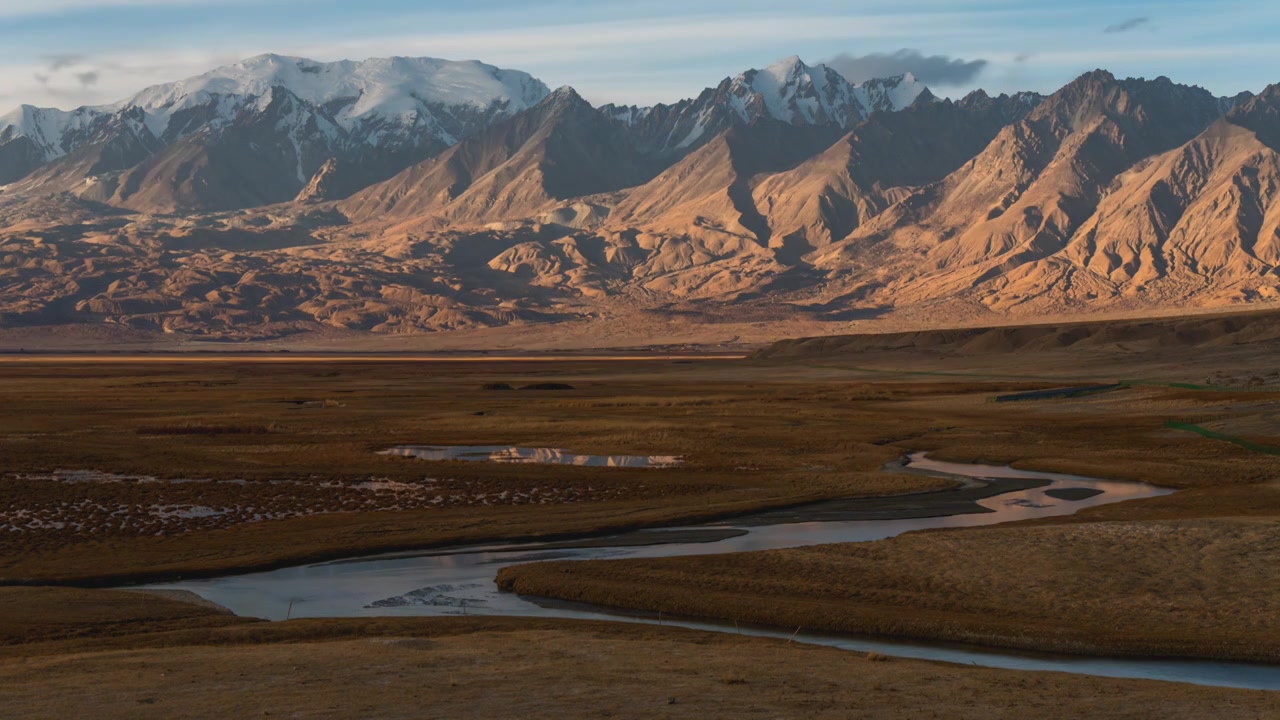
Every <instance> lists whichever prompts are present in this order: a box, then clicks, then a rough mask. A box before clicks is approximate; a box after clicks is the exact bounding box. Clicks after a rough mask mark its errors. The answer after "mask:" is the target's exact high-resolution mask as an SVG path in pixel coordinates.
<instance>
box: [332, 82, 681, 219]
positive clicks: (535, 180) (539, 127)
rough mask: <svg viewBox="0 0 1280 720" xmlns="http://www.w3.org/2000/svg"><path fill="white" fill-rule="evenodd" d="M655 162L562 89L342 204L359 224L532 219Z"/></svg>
mask: <svg viewBox="0 0 1280 720" xmlns="http://www.w3.org/2000/svg"><path fill="white" fill-rule="evenodd" d="M654 167H656V163H654V162H652V161H651V160H648V159H646V158H645V157H643V156H642V155H641V154H640V153H639V151H638V150H637V149H636V148H635V147H634V146H633V144H632V143H631V140H630V138H629V136H628V135H627V133H626V132H625V130H624V129H623V128H622V127H620V126H619V125H618V124H616V123H614V122H612V121H610V120H609V119H608V118H606V117H605V116H604V115H602V114H600V113H599V112H597V111H596V110H595V109H594V108H592V107H591V105H590V104H588V103H587V102H586V101H585V100H583V99H582V98H581V97H579V96H578V94H577V93H576V92H574V91H573V90H572V89H569V88H562V89H560V90H558V91H556V92H555V93H552V94H551V95H550V96H549V97H547V98H546V99H545V100H543V101H542V102H541V103H539V104H538V105H537V106H535V107H534V108H532V109H530V110H529V111H528V112H525V113H521V114H520V115H517V116H516V117H514V118H511V119H510V120H507V121H505V122H502V123H499V124H497V125H495V126H493V127H491V128H489V129H488V130H485V131H483V132H481V133H479V134H477V135H476V136H474V137H471V138H468V139H467V140H464V141H462V142H461V143H459V144H458V145H456V146H454V147H452V148H450V149H449V150H447V151H445V152H444V153H443V154H441V155H439V156H438V157H435V158H432V159H430V160H427V161H425V162H422V163H419V164H418V165H415V166H413V167H411V168H409V169H408V170H406V171H404V172H402V173H400V174H399V175H397V176H396V177H394V178H392V179H390V180H388V181H386V182H384V183H380V184H378V185H375V186H373V187H371V188H369V189H367V190H365V191H362V192H360V193H358V194H357V195H355V196H354V197H352V198H351V199H350V200H348V201H346V202H343V203H341V204H340V206H339V207H340V209H341V210H342V211H343V212H344V213H345V214H346V215H347V216H348V217H350V218H351V219H352V220H354V221H356V222H360V221H384V220H392V221H395V220H414V219H417V220H429V221H436V222H437V223H438V224H439V225H440V226H445V225H448V224H459V225H477V224H484V223H486V222H491V221H501V220H505V219H513V218H514V219H520V218H529V217H535V216H537V215H538V214H539V213H541V212H543V211H546V210H550V209H552V206H554V205H555V204H556V203H558V202H560V201H564V200H569V199H573V198H577V197H582V196H586V195H594V194H596V193H603V192H610V191H613V190H618V189H621V188H625V187H629V186H633V185H635V184H637V183H639V182H642V181H643V180H645V179H647V177H648V175H650V174H651V172H652V168H654Z"/></svg>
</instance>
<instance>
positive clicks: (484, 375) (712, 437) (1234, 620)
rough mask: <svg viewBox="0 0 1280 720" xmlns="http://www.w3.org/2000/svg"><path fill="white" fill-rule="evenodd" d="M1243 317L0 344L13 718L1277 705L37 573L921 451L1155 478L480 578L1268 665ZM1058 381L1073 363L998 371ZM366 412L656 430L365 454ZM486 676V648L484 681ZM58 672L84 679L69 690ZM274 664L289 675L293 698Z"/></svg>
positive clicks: (567, 525)
mask: <svg viewBox="0 0 1280 720" xmlns="http://www.w3.org/2000/svg"><path fill="white" fill-rule="evenodd" d="M1272 350H1273V349H1272V348H1271V347H1270V344H1269V343H1255V344H1240V345H1229V346H1223V347H1217V348H1199V349H1197V351H1196V352H1194V353H1188V352H1186V350H1185V348H1180V347H1171V348H1163V349H1162V348H1160V347H1154V348H1143V349H1141V352H1134V351H1133V348H1119V349H1117V348H1114V347H1101V348H1099V347H1095V348H1092V349H1090V350H1087V351H1086V350H1081V349H1075V350H1072V349H1070V348H1048V349H1038V350H1035V351H1016V352H1010V351H1008V350H1007V349H1003V350H1002V349H998V348H997V349H996V350H982V351H974V350H972V349H971V350H969V351H964V352H961V351H957V350H954V349H951V350H948V349H946V348H945V347H944V348H943V349H941V350H939V349H937V348H936V347H934V348H933V349H924V350H922V349H921V348H919V347H911V348H906V349H899V350H883V349H882V350H874V351H873V350H868V349H865V348H864V349H861V350H859V351H858V352H856V353H853V354H850V355H846V354H840V353H834V354H830V353H829V354H826V355H807V356H806V355H803V354H802V356H801V357H791V358H776V357H768V356H767V355H768V354H764V355H762V356H757V357H755V358H752V359H746V360H730V359H723V358H712V359H694V358H678V357H661V358H655V359H651V360H637V359H633V358H623V359H601V358H591V359H582V358H579V359H575V360H565V361H560V362H545V361H534V360H532V359H527V358H526V359H520V358H508V359H490V360H489V361H486V362H483V363H481V362H466V361H458V360H455V361H452V362H439V361H433V362H419V361H416V360H415V359H414V358H396V359H388V358H378V359H377V361H372V360H369V359H360V358H350V357H347V358H329V359H327V360H326V361H320V360H317V359H307V358H280V357H278V356H270V357H266V358H246V357H222V358H218V357H209V358H202V359H201V361H200V362H184V361H180V359H175V358H168V357H166V356H158V355H157V356H148V357H146V358H145V359H144V361H139V360H138V359H133V358H75V357H67V356H60V357H57V358H56V359H54V358H39V357H30V356H28V357H22V356H8V357H7V358H6V362H4V363H0V403H3V404H4V406H5V408H6V410H7V412H5V413H4V414H3V416H2V417H0V464H2V465H3V467H4V469H5V475H4V477H3V479H0V523H2V524H3V527H4V530H5V532H3V533H0V546H2V547H3V552H2V553H0V577H2V578H3V582H4V584H6V585H10V586H19V585H20V586H25V587H11V588H8V589H4V590H3V592H0V604H4V606H5V615H6V617H7V618H10V621H9V623H8V624H7V625H4V624H3V623H0V631H3V637H0V696H2V697H4V699H5V701H6V703H7V705H6V706H7V707H9V708H12V709H14V710H15V712H16V713H17V715H18V716H22V715H30V716H38V715H40V714H41V712H46V711H47V710H42V709H41V708H42V707H43V708H46V709H48V708H53V705H47V704H46V705H43V706H42V705H41V703H49V702H52V703H54V704H56V705H57V712H55V714H59V713H61V714H76V713H77V712H81V711H83V710H84V709H85V708H87V707H91V706H92V703H94V702H104V703H107V705H106V706H107V707H110V708H111V713H110V714H113V715H117V716H124V715H128V716H148V715H151V716H157V717H159V716H165V717H178V716H187V717H209V716H212V715H215V714H217V710H218V708H219V705H218V703H216V702H215V698H217V697H225V692H224V691H225V690H226V689H227V688H233V687H234V688H236V691H237V697H240V698H242V700H240V701H237V702H242V703H244V708H241V709H245V708H249V707H252V708H253V709H254V710H255V714H256V712H258V711H271V708H272V707H284V706H286V705H288V704H293V705H295V706H296V707H298V708H300V709H299V711H298V712H299V713H300V714H301V715H303V716H321V717H322V716H335V717H336V716H342V715H344V714H349V713H351V712H357V711H358V712H360V713H362V714H364V715H368V716H371V717H398V716H404V715H405V714H410V713H411V710H410V705H413V704H414V703H417V704H418V705H417V707H421V703H424V702H429V703H432V704H433V707H438V708H440V713H441V714H443V715H472V716H487V715H492V714H493V712H497V708H499V707H503V708H506V709H507V710H508V711H509V713H511V714H517V715H521V716H530V717H538V716H547V717H550V716H557V715H561V716H562V715H563V713H565V712H568V711H572V712H573V714H578V715H583V716H615V717H650V716H662V715H663V714H664V713H666V714H670V715H671V716H673V717H679V716H686V717H694V716H698V717H717V716H723V717H738V716H742V715H743V714H748V713H749V712H761V713H772V714H777V713H779V712H787V711H790V712H792V713H794V712H798V710H797V708H800V709H802V710H803V711H804V712H806V713H808V714H810V715H812V716H815V717H828V716H829V717H837V716H843V715H848V714H850V713H853V714H858V713H866V714H870V715H872V716H877V717H929V716H930V713H934V714H937V715H939V716H957V715H956V713H957V712H958V713H959V715H958V716H961V717H999V716H1000V715H999V714H998V713H999V712H1004V713H1005V716H1007V717H1019V716H1026V714H1028V713H1030V714H1037V713H1044V712H1050V710H1051V709H1057V708H1063V707H1067V708H1071V709H1072V710H1073V712H1075V714H1083V715H1088V716H1091V717H1147V716H1150V715H1151V713H1152V712H1153V711H1157V712H1158V713H1159V714H1161V715H1164V716H1168V717H1199V716H1203V714H1204V712H1205V711H1206V708H1209V707H1214V708H1219V709H1221V708H1224V707H1229V708H1231V709H1230V710H1225V711H1223V712H1227V715H1224V717H1231V716H1233V715H1231V714H1230V713H1231V712H1236V711H1239V716H1240V717H1258V716H1266V715H1268V714H1270V713H1273V712H1275V702H1276V701H1275V699H1274V697H1273V696H1272V695H1270V694H1266V693H1257V692H1248V691H1235V690H1217V689H1206V688H1193V687H1189V686H1174V685H1168V684H1160V683H1143V682H1128V681H1110V680H1098V679H1094V678H1088V677H1083V676H1065V675H1060V674H1044V673H1029V672H1013V671H996V670H987V669H979V668H967V667H965V668H961V667H955V666H948V665H943V664H937V663H924V662H915V661H903V660H897V659H892V660H889V661H887V662H870V661H868V659H867V658H863V657H860V656H854V655H851V654H848V653H844V652H842V651H836V650H830V649H819V648H807V647H806V648H801V647H797V646H796V645H794V644H792V645H788V644H786V643H785V642H784V641H772V640H765V639H746V638H740V637H736V636H734V637H722V636H717V635H707V634H702V633H693V632H688V631H681V630H677V629H673V628H639V627H628V626H622V625H615V624H608V623H603V624H602V623H585V624H578V623H571V622H552V621H545V620H527V619H526V620H520V619H497V618H473V619H434V620H432V619H421V620H389V619H388V620H336V619H335V620H308V621H291V622H287V623H271V624H267V623H259V622H251V621H249V620H248V619H244V618H235V617H232V616H227V615H225V614H222V613H218V612H216V611H215V610H208V609H201V608H199V606H197V605H191V604H188V603H184V602H180V599H174V598H148V599H147V600H139V599H138V598H139V597H141V596H138V595H136V594H132V593H117V592H114V591H109V590H74V589H71V588H68V587H66V586H67V585H78V586H82V587H104V586H108V587H109V586H119V585H121V584H123V583H127V582H135V581H142V580H153V579H167V578H174V577H179V576H182V577H193V576H201V575H219V574H226V573H230V572H242V571H249V570H253V569H263V568H271V567H282V566H287V565H293V564H300V563H305V562H309V561H313V560H320V559H329V558H339V557H355V556H360V555H365V554H371V553H376V552H381V551H389V550H400V549H410V548H429V547H444V546H454V545H458V544H463V543H470V542H480V541H491V540H513V539H532V538H541V539H552V538H569V537H590V536H594V535H599V534H602V533H606V532H617V531H623V530H628V529H634V528H644V527H656V526H669V525H680V524H693V523H697V522H701V521H706V520H710V519H716V518H729V517H734V516H737V515H742V514H746V513H751V512H756V511H760V510H763V509H771V508H791V509H792V511H793V512H797V513H803V506H804V505H805V504H806V503H813V502H817V501H823V500H832V499H846V498H851V497H862V496H889V495H901V494H908V493H917V494H918V493H929V492H935V491H939V490H945V489H947V488H949V487H951V486H952V482H951V481H948V480H944V479H938V478H931V477H925V476H921V475H915V474H907V473H901V472H893V471H886V470H885V466H886V465H887V464H889V463H892V462H893V461H895V460H898V459H900V458H901V457H902V456H903V455H904V454H906V453H908V452H911V451H927V452H929V453H930V455H931V457H935V458H938V459H943V460H952V461H962V462H984V463H993V464H1006V463H1009V464H1013V465H1014V466H1016V467H1020V468H1025V469H1035V470H1044V471H1057V472H1070V473H1077V474H1083V475H1090V476H1095V477H1105V478H1111V479H1117V480H1132V481H1142V482H1149V483H1155V484H1158V485H1161V486H1164V487H1168V488H1172V489H1177V490H1178V492H1177V493H1175V494H1172V495H1167V496H1164V497H1159V498H1152V499H1147V500H1141V501H1134V502H1126V503H1120V504H1115V505H1107V506H1103V507H1098V508H1093V509H1090V510H1086V511H1084V512H1081V513H1079V514H1077V515H1075V516H1071V517H1067V518H1060V519H1055V520H1045V521H1036V522H1031V523H1020V524H1013V525H1005V526H1000V527H994V528H985V529H972V530H947V531H931V532H922V533H915V534H910V535H907V536H903V537H900V538H896V539H892V540H887V541H881V542H874V543H867V544H860V545H844V546H823V547H816V548H804V549H798V550H788V551H774V552H768V553H751V554H742V555H734V556H708V557H698V558H680V559H670V560H627V561H599V562H594V561H593V562H582V563H573V564H560V565H557V564H535V565H528V566H519V567H516V568H512V569H509V570H508V571H506V572H504V573H503V575H502V576H501V578H500V581H501V582H502V583H503V584H504V585H506V586H508V587H510V588H511V589H514V590H517V591H520V592H524V593H529V594H533V595H544V596H553V597H559V598H566V599H573V600H584V601H588V602H595V603H599V604H604V605H613V606H620V607H626V608H629V609H639V610H659V611H663V612H665V613H668V614H671V615H689V616H697V617H706V618H714V619H718V620H724V621H740V622H754V623H760V624H765V625H773V626H782V627H788V628H794V627H797V626H801V627H805V628H808V629H811V630H829V631H835V632H855V633H860V634H872V635H878V636H883V637H891V638H919V639H928V640H950V641H962V642H970V643H979V644H983V645H989V646H1005V647H1013V648H1023V649H1039V650H1053V651H1057V652H1081V653H1089V654H1105V655H1137V656H1149V655H1160V656H1170V655H1176V656H1183V657H1193V658H1194V657H1204V658H1231V659H1250V660H1260V661H1269V662H1274V661H1275V660H1276V658H1277V655H1280V632H1277V627H1276V625H1275V622H1274V618H1275V617H1276V616H1277V615H1276V612H1275V611H1276V609H1277V602H1278V601H1277V599H1276V596H1275V593H1274V587H1275V582H1274V580H1275V578H1274V566H1275V564H1276V563H1275V548H1276V547H1277V540H1280V535H1277V532H1278V531H1277V528H1278V527H1280V486H1278V485H1277V483H1276V478H1277V477H1280V456H1276V455H1273V454H1272V453H1271V452H1270V448H1273V447H1276V446H1280V423H1278V422H1277V419H1276V413H1275V411H1274V407H1275V401H1276V400H1277V399H1280V380H1277V377H1276V376H1274V375H1272V373H1271V371H1270V370H1269V367H1270V365H1271V361H1270V357H1271V353H1272ZM789 352H794V351H789ZM1188 358H1191V359H1188ZM1206 380H1208V381H1209V384H1205V381H1206ZM1088 383H1103V384H1106V385H1108V386H1109V387H1108V389H1107V391H1105V392H1099V393H1094V394H1085V395H1080V396H1077V397H1051V398H1048V399H1038V400H1031V401H1022V402H997V401H996V398H998V397H1004V396H1006V395H1010V394H1015V395H1016V394H1019V393H1024V392H1029V391H1035V390H1044V389H1051V388H1058V387H1063V386H1078V385H1082V384H1088ZM1113 385H1114V387H1110V386H1113ZM506 387H509V388H510V389H500V388H506ZM534 387H542V388H555V389H532V388H534ZM398 445H492V446H520V447H542V448H558V449H565V450H569V451H572V452H575V453H591V454H601V455H618V454H628V455H664V456H665V455H675V456H679V457H681V458H682V462H681V464H679V465H677V466H675V467H670V468H664V469H641V468H611V467H575V466H540V465H525V464H499V463H471V462H456V461H455V462H429V461H422V460H414V459H409V458H403V457H389V456H385V455H380V454H379V452H380V451H382V450H385V449H387V448H390V447H393V446H398ZM855 580H856V582H855ZM53 585H59V586H62V587H49V586H53ZM73 594H74V595H73ZM179 608H181V609H179ZM658 658H662V661H661V662H659V661H658ZM604 659H608V662H607V663H606V662H604ZM497 675H502V676H504V677H508V678H517V679H516V680H513V681H512V682H510V683H508V684H505V685H503V687H501V688H495V687H494V685H493V683H492V682H491V681H490V678H492V677H495V676H497ZM91 677H92V678H95V680H94V682H95V683H99V684H100V683H102V682H106V683H107V684H108V685H110V686H111V687H112V688H114V689H113V690H112V692H111V693H110V695H109V696H108V695H106V694H102V693H83V692H79V693H77V692H73V691H72V690H71V688H73V687H79V686H83V684H84V683H85V682H87V678H91ZM33 678H35V680H33ZM298 687H314V688H316V691H314V692H311V693H305V694H306V697H302V696H298V697H295V695H296V692H297V688H298ZM387 687H391V688H396V687H402V688H405V691H404V693H397V694H396V697H397V698H398V699H396V700H395V701H394V702H392V701H390V700H387V695H388V694H387V693H385V692H382V691H381V690H379V689H380V688H387ZM659 688H660V689H661V692H658V690H657V689H659ZM414 693H416V697H415V696H414ZM655 693H656V694H655ZM401 694H403V697H400V695H401ZM651 695H652V697H650V696H651ZM659 695H661V697H659ZM806 697H807V698H809V699H808V700H805V699H804V698H806ZM890 697H892V698H895V699H896V701H895V702H893V703H889V702H887V701H886V698H890ZM908 697H909V698H911V700H910V701H909V702H904V701H902V698H908ZM628 698H632V699H635V702H627V699H628ZM672 698H675V703H674V704H670V705H668V704H667V703H668V701H670V700H671V699H672ZM956 698H961V699H963V702H961V703H960V705H959V706H958V707H952V705H954V704H955V703H956V702H957V701H956ZM641 699H643V701H641ZM401 701H403V703H401ZM397 703H401V704H397ZM796 703H801V704H800V705H796ZM948 703H950V704H948ZM401 705H403V707H402V706H401ZM238 707H239V706H238ZM711 708H716V709H715V711H714V712H720V713H721V715H715V714H714V712H712V710H711ZM579 711H580V712H579ZM952 711H954V712H952ZM893 713H898V715H894V714H893ZM966 713H967V714H966Z"/></svg>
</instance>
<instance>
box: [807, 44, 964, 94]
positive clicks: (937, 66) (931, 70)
mask: <svg viewBox="0 0 1280 720" xmlns="http://www.w3.org/2000/svg"><path fill="white" fill-rule="evenodd" d="M823 63H825V64H826V65H829V66H830V67H832V68H833V69H835V70H836V72H839V73H840V74H841V75H844V76H845V78H846V79H848V80H849V82H852V83H860V82H864V81H866V80H870V79H872V78H885V77H894V76H896V75H904V74H906V73H911V74H913V75H915V76H916V79H918V80H920V81H921V82H923V83H925V84H926V85H964V84H967V83H970V82H972V81H973V80H974V78H976V77H977V76H978V74H979V73H981V72H982V71H983V70H984V69H985V68H986V67H987V65H988V63H987V61H986V60H983V59H975V60H963V59H961V58H953V57H950V56H947V55H925V54H924V53H922V52H920V51H919V50H911V49H906V48H904V49H902V50H898V51H897V52H892V53H871V54H870V55H851V54H849V53H843V54H840V55H837V56H835V57H833V58H830V59H827V60H824V61H823Z"/></svg>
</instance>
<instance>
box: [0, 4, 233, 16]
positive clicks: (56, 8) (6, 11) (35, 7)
mask: <svg viewBox="0 0 1280 720" xmlns="http://www.w3.org/2000/svg"><path fill="white" fill-rule="evenodd" d="M249 2H250V0H4V2H0V17H6V18H18V17H39V16H46V15H62V14H66V13H74V12H87V11H91V10H114V9H121V8H150V9H162V8H182V7H198V6H202V5H204V6H211V7H216V6H219V5H229V4H233V3H234V4H248V3H249Z"/></svg>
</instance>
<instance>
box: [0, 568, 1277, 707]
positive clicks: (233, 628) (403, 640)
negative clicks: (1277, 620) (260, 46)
mask: <svg viewBox="0 0 1280 720" xmlns="http://www.w3.org/2000/svg"><path fill="white" fill-rule="evenodd" d="M32 606H38V607H42V608H45V612H43V613H36V614H30V613H29V614H27V615H25V616H21V617H22V618H23V620H24V621H27V622H26V625H25V627H26V628H27V632H28V633H29V634H30V635H31V637H30V638H28V640H29V642H24V641H22V640H21V639H15V638H14V637H13V635H12V634H11V629H10V628H11V627H12V625H13V622H12V616H11V615H8V613H13V612H22V608H24V607H26V608H30V607H32ZM60 607H61V608H67V611H66V612H61V613H59V612H50V609H51V608H60ZM193 607H194V606H190V605H187V604H184V603H179V602H175V601H173V600H168V599H165V598H156V597H153V596H146V595H137V594H134V593H118V592H112V591H105V590H93V591H84V590H66V589H59V590H44V589H25V588H24V589H11V590H7V591H3V592H0V608H3V609H4V610H5V611H6V617H8V618H10V619H9V620H8V621H7V622H6V620H5V619H0V633H3V637H4V644H3V645H0V702H3V703H4V708H5V716H6V717H38V718H45V717H111V718H116V717H119V718H166V719H168V718H226V717H282V716H283V717H296V718H346V717H362V718H374V719H382V718H416V717H476V718H495V717H520V718H566V717H573V718H699V719H701V718H709V719H711V720H719V719H726V720H727V719H729V718H743V717H757V716H759V717H811V718H847V717H868V718H884V719H886V720H893V719H905V718H973V719H974V720H978V719H983V720H985V719H987V718H1008V719H1009V720H1014V719H1020V718H1027V717H1067V716H1069V717H1090V718H1104V719H1111V718H1116V719H1120V718H1132V719H1135V720H1136V719H1138V718H1150V717H1161V718H1171V719H1173V720H1182V719H1185V720H1194V719H1198V718H1203V717H1206V716H1209V715H1212V716H1213V717H1218V718H1223V720H1233V719H1234V718H1241V719H1245V718H1248V719H1253V718H1259V717H1270V716H1273V715H1275V714H1277V713H1280V697H1277V695H1276V694H1275V693H1268V692H1261V691H1250V690H1229V689H1220V688H1204V687H1194V686H1190V685H1176V684H1170V683H1160V682H1150V681H1134V680H1108V679H1102V678H1091V677H1085V676H1078V675H1067V674H1062V673H1033V672H1009V671H1000V670H990V669H985V668H976V667H970V666H959V665H947V664H942V663H931V662H921V661H911V660H900V659H891V658H883V657H879V656H863V655H857V654H853V653H849V652H846V651H842V650H836V649H832V648H822V647H812V646H804V645H800V644H788V643H786V642H785V641H782V640H767V639H759V638H750V637H745V636H738V635H724V634H716V633H704V632H696V631H689V630H681V629H677V628H670V627H653V626H645V625H628V624H622V623H599V622H576V621H558V620H530V619H523V620H522V619H505V618H448V619H374V620H293V621H289V622H284V623H264V622H252V621H243V620H237V619H236V618H229V617H227V616H225V615H220V614H218V613H217V612H215V611H212V610H204V609H200V608H196V609H194V610H193V609H192V608H193ZM76 618H80V620H81V621H82V622H80V623H77V621H76ZM184 625H185V627H184ZM95 633H96V634H95ZM15 643H21V644H15Z"/></svg>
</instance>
